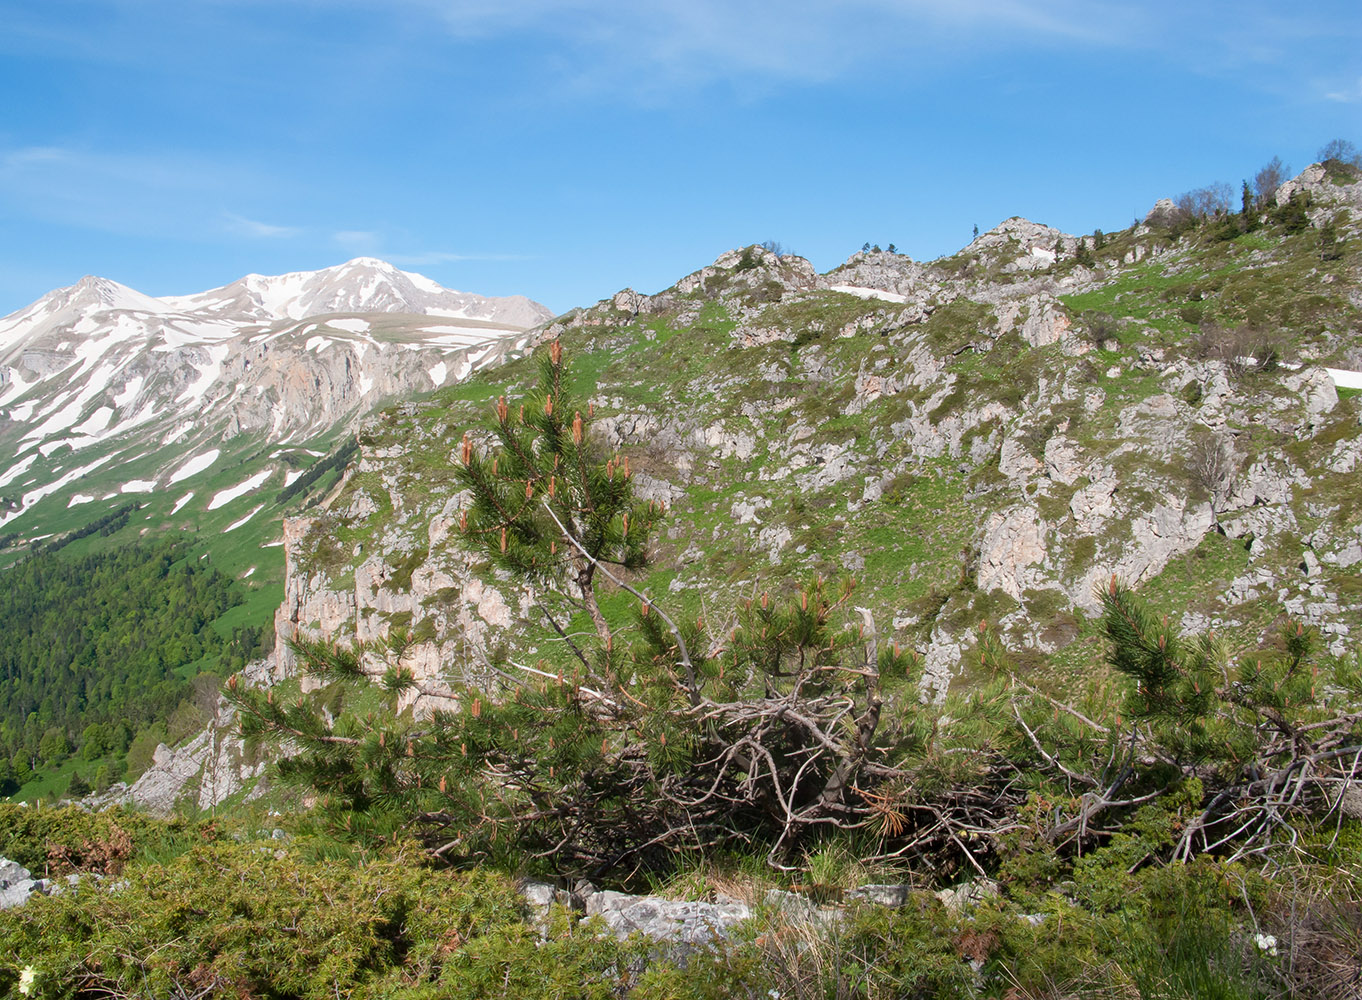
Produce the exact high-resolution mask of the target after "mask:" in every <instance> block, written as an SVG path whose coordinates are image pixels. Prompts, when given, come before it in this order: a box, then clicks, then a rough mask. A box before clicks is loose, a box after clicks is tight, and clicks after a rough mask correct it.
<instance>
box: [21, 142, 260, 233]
mask: <svg viewBox="0 0 1362 1000" xmlns="http://www.w3.org/2000/svg"><path fill="white" fill-rule="evenodd" d="M259 183H260V178H259V177H258V176H256V175H255V174H254V173H253V172H252V171H250V170H246V169H240V168H236V167H232V166H226V165H223V164H222V163H220V162H218V161H216V160H211V159H207V158H204V157H200V156H196V155H192V154H186V153H183V152H108V151H101V150H92V149H84V148H79V147H57V146H27V147H18V148H11V149H0V208H3V209H7V210H8V211H9V212H11V213H13V215H14V216H15V217H22V218H31V219H37V220H42V221H45V222H56V223H61V224H63V225H72V226H78V227H80V228H85V229H97V230H102V231H106V232H113V233H119V234H124V235H166V234H169V233H175V234H180V235H184V234H208V233H212V232H221V230H222V218H221V216H220V214H219V213H218V211H217V210H216V208H209V206H210V205H212V206H216V205H221V204H222V202H223V201H226V200H228V199H229V198H230V197H232V195H233V194H234V193H235V194H237V195H238V196H239V193H240V192H241V191H244V190H251V189H253V188H254V187H256V186H258V185H259ZM248 221H249V220H244V219H242V220H241V222H243V223H244V222H248ZM257 235H262V234H257Z"/></svg>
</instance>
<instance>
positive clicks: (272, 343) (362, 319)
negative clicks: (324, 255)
mask: <svg viewBox="0 0 1362 1000" xmlns="http://www.w3.org/2000/svg"><path fill="white" fill-rule="evenodd" d="M550 317H551V314H550V313H549V311H548V310H547V309H545V308H544V307H543V306H541V305H539V304H538V303H535V302H532V301H530V300H529V299H526V298H524V297H522V296H513V297H509V298H484V297H482V296H478V295H473V294H470V293H467V292H458V291H453V290H450V289H446V288H443V287H441V286H440V285H439V284H437V283H436V282H434V281H432V280H431V279H429V278H427V277H425V276H423V275H420V274H412V273H408V272H405V271H401V270H398V269H397V268H395V267H393V266H392V265H391V264H387V263H384V262H383V261H379V260H374V259H372V258H359V259H357V260H352V261H350V262H348V263H346V264H342V265H339V266H337V267H331V268H326V269H324V270H321V271H309V272H299V273H295V274H285V275H280V276H277V277H264V276H261V275H254V274H252V275H247V276H246V277H244V278H242V279H240V280H238V281H235V282H232V283H231V284H229V285H225V286H223V287H221V288H215V289H212V290H210V291H207V292H201V293H198V294H195V295H182V296H171V297H165V298H152V297H151V296H148V295H144V294H142V293H141V292H138V291H136V290H134V289H132V288H128V287H127V286H125V285H120V284H119V283H117V282H115V281H110V280H108V279H105V278H97V277H86V278H83V279H81V280H80V281H79V282H77V283H76V284H75V285H72V286H71V287H69V288H61V289H57V290H56V291H53V292H50V293H49V294H47V295H45V296H43V297H42V298H41V299H39V300H38V301H37V302H35V303H33V304H32V305H30V306H28V307H27V308H25V309H21V310H19V311H18V312H16V313H13V314H11V315H10V316H7V317H4V318H3V319H0V527H4V526H5V525H7V524H8V523H9V522H11V521H15V520H17V519H18V518H20V517H22V516H23V515H24V514H25V513H28V512H30V511H31V510H33V509H34V508H35V506H36V505H38V504H39V503H40V502H41V501H43V500H44V498H46V497H49V496H53V495H54V494H55V495H56V496H55V497H54V499H53V500H52V501H49V506H50V505H51V504H52V503H56V502H58V501H59V500H60V499H61V498H62V497H65V496H66V494H67V493H69V494H70V496H69V497H67V505H68V506H71V505H79V504H80V503H84V502H88V501H89V500H92V499H96V498H98V497H96V494H97V493H99V494H100V495H101V496H102V495H103V494H104V493H109V496H103V498H104V499H110V498H111V497H113V496H116V495H118V494H119V493H136V492H153V491H156V490H157V489H159V488H161V487H164V486H169V485H171V484H172V482H173V483H179V482H181V481H183V480H185V479H188V478H190V476H192V475H193V474H196V473H197V472H205V473H206V472H207V470H208V469H209V467H210V466H211V465H212V462H208V463H207V464H206V465H204V464H203V456H205V455H207V454H209V453H213V454H214V455H215V456H216V455H218V454H222V453H223V452H224V451H227V452H230V451H232V450H233V449H232V448H231V447H229V446H228V444H229V443H230V442H232V441H234V440H236V439H243V440H249V441H251V442H255V446H256V449H257V450H259V449H258V446H259V445H270V446H273V448H274V449H275V452H276V454H277V452H278V448H279V447H280V446H288V445H293V446H300V445H302V444H303V443H305V442H307V441H310V440H313V439H315V438H318V437H320V436H325V435H327V434H331V433H332V432H334V431H336V430H338V429H341V428H345V427H349V426H352V425H353V424H354V422H355V421H356V420H357V419H358V418H359V417H360V416H361V415H363V414H364V413H366V412H368V411H369V410H370V409H371V408H372V407H373V406H374V405H375V404H377V403H378V402H380V401H382V400H387V399H392V398H394V397H398V396H402V395H407V394H411V393H417V392H421V391H428V390H431V389H435V388H439V387H441V386H444V385H447V384H449V383H452V382H456V381H459V380H461V379H463V378H465V377H467V375H468V374H469V373H470V372H471V371H473V370H475V369H477V368H482V367H485V366H487V365H489V364H495V363H498V362H500V361H503V360H504V359H505V358H506V356H507V354H508V353H510V352H515V351H517V350H521V349H523V348H524V347H525V346H526V344H527V343H528V341H529V335H528V331H529V330H530V329H531V328H532V327H534V326H536V325H538V324H540V323H543V322H544V321H546V320H547V319H549V318H550ZM195 457H197V459H198V462H199V464H201V465H203V468H202V469H198V468H197V466H195V465H194V463H193V461H192V459H194V458H195ZM186 468H193V469H195V473H189V474H186V475H180V473H181V472H183V470H184V469H186ZM96 470H98V471H99V479H100V480H101V482H102V484H103V485H102V486H101V487H100V489H99V490H95V489H91V488H88V483H86V482H85V481H86V479H87V478H88V477H89V476H91V475H92V474H94V473H95V472H96ZM281 475H283V473H282V472H281ZM110 490H112V492H111V493H110V492H109V491H110Z"/></svg>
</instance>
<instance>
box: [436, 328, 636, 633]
mask: <svg viewBox="0 0 1362 1000" xmlns="http://www.w3.org/2000/svg"><path fill="white" fill-rule="evenodd" d="M539 361H540V378H539V389H538V391H537V392H536V393H534V394H532V395H531V396H530V397H529V398H528V399H527V400H526V401H525V402H524V403H522V404H521V405H519V406H518V407H517V408H515V409H514V410H513V409H512V408H511V406H510V404H509V403H507V401H506V397H505V396H502V397H500V398H499V399H498V400H497V404H496V424H495V428H494V438H495V442H496V447H495V450H494V451H493V452H492V453H491V454H490V455H484V454H482V453H481V452H480V451H479V449H478V448H477V447H475V445H474V442H473V438H472V436H471V435H470V434H465V435H464V439H463V442H462V443H461V445H460V448H459V464H458V477H459V481H460V482H461V483H462V484H463V485H464V486H465V487H466V488H467V489H468V490H469V492H470V494H471V496H472V500H471V502H470V504H469V506H468V507H466V508H465V510H464V511H463V513H462V515H461V518H460V525H459V526H460V530H461V532H462V535H463V537H464V539H465V540H466V541H468V542H469V543H470V544H472V545H474V546H475V547H478V548H480V549H482V551H483V552H484V553H486V554H487V556H488V557H489V558H491V560H492V561H493V562H494V563H495V564H497V565H499V566H502V567H504V568H505V569H507V570H509V571H511V572H512V573H515V574H516V575H518V576H520V577H522V578H524V579H527V580H530V581H533V582H535V583H537V584H539V585H541V586H548V587H554V588H559V589H560V590H562V591H563V592H565V593H567V594H568V595H569V596H570V597H572V598H573V599H575V601H577V602H578V603H579V604H580V605H581V607H583V608H584V609H585V610H586V612H587V613H588V615H589V616H590V618H591V622H592V625H593V627H594V628H595V630H596V633H597V635H598V636H599V637H600V639H601V641H602V642H603V643H609V642H610V640H611V632H610V626H609V625H608V624H607V622H606V620H605V616H604V615H603V614H602V613H601V609H600V604H599V602H598V601H597V598H596V581H597V573H598V571H599V568H600V567H602V566H613V567H616V568H618V569H622V570H629V571H633V570H637V569H640V568H642V567H643V566H644V565H645V564H646V563H647V558H648V539H649V536H650V534H651V531H652V527H653V524H654V522H655V521H656V520H657V518H658V517H660V516H661V515H662V513H663V507H662V506H661V505H659V504H657V503H654V502H652V501H649V502H647V503H644V502H643V501H641V500H639V499H638V498H636V497H635V496H634V489H633V473H632V470H631V469H630V465H629V459H628V458H627V457H625V458H621V457H620V456H619V455H618V454H616V455H613V456H606V455H604V454H603V452H602V449H601V447H600V445H599V444H598V443H597V442H596V441H594V440H593V439H592V437H591V433H590V422H591V418H592V416H593V415H594V410H593V408H592V407H591V405H590V404H586V405H585V406H583V405H581V404H579V403H578V402H576V401H575V400H573V398H572V396H571V392H570V389H569V385H570V381H571V378H570V374H569V372H568V367H567V365H566V364H565V363H564V361H563V348H562V345H561V344H560V343H559V342H558V341H556V340H555V341H554V342H553V343H552V344H550V345H549V347H548V349H547V350H546V351H544V352H543V353H542V354H541V356H540V359H539ZM584 410H585V412H583V411H584ZM561 624H562V623H555V627H559V628H560V631H561V627H560V626H561Z"/></svg>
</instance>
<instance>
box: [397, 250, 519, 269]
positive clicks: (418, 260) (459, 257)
mask: <svg viewBox="0 0 1362 1000" xmlns="http://www.w3.org/2000/svg"><path fill="white" fill-rule="evenodd" d="M384 257H385V259H386V260H387V261H388V262H389V263H392V264H407V265H416V266H421V265H426V266H429V265H431V264H457V263H459V262H460V261H471V260H481V261H512V260H535V259H537V258H535V257H533V256H530V255H526V254H516V253H450V252H447V251H444V250H425V251H420V252H417V253H390V254H385V255H384Z"/></svg>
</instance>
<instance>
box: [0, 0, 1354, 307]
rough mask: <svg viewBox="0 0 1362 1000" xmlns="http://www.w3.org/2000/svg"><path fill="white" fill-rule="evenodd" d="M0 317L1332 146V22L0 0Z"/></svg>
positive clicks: (841, 243)
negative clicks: (39, 301)
mask: <svg viewBox="0 0 1362 1000" xmlns="http://www.w3.org/2000/svg"><path fill="white" fill-rule="evenodd" d="M0 94H3V95H4V98H3V100H0V314H4V313H8V312H10V311H12V310H14V309H17V308H19V307H21V306H23V305H25V304H26V303H28V302H29V301H31V300H33V299H35V298H37V297H38V296H39V295H41V294H43V293H44V292H46V291H48V290H49V289H51V288H54V287H57V286H61V285H66V284H70V283H72V282H74V281H75V280H77V279H78V278H79V277H80V276H81V275H83V274H87V273H94V274H100V275H104V276H107V277H111V278H114V279H116V280H118V281H122V282H124V283H126V284H129V285H132V286H133V287H135V288H138V289H140V290H142V291H144V292H147V293H149V294H152V295H168V294H179V293H185V292H191V291H198V290H202V289H204V288H208V287H211V286H214V285H220V284H225V283H226V282H228V281H231V280H234V279H235V278H237V277H240V276H241V275H242V274H245V273H247V272H250V271H256V272H260V273H266V274H272V273H279V272H283V271H289V270H303V269H313V268H318V267H325V266H328V265H331V264H335V263H339V262H340V261H343V260H346V259H348V258H350V257H355V256H360V255H370V256H378V257H383V258H386V259H388V260H391V261H392V262H394V263H395V264H398V265H400V266H402V267H405V268H407V269H409V270H416V271H420V272H422V273H425V274H427V275H429V276H430V277H432V278H435V279H436V280H437V281H440V282H441V283H443V284H445V285H448V286H450V287H454V288H460V289H465V290H468V291H475V292H479V293H482V294H512V293H523V294H527V295H530V296H532V297H534V298H537V299H539V300H540V301H542V302H544V303H545V304H547V305H548V306H549V307H550V308H552V309H554V310H556V311H562V310H566V309H568V308H570V307H572V306H574V305H583V304H589V303H591V302H594V301H595V300H596V299H599V298H602V297H604V296H607V295H609V294H611V293H613V292H614V291H615V290H616V289H618V288H621V287H624V286H633V287H635V288H638V289H640V290H643V291H657V290H659V289H661V288H664V287H666V286H667V285H670V284H671V283H672V282H673V281H675V280H676V279H677V278H678V277H680V276H681V275H683V274H685V273H687V272H689V271H691V270H694V269H696V268H698V267H701V266H703V265H704V264H706V263H708V262H710V261H711V260H713V259H714V258H715V257H716V256H717V255H718V254H720V253H721V252H723V251H724V250H726V249H728V248H729V247H733V246H739V245H743V244H746V243H751V242H756V241H759V240H764V239H775V240H779V241H780V242H782V243H783V244H785V245H786V246H787V247H788V248H790V249H791V250H793V251H795V252H797V253H800V254H802V255H804V256H807V257H808V258H810V260H812V261H813V263H814V265H815V266H816V267H818V268H819V269H820V270H827V269H829V268H831V267H834V266H835V265H836V264H838V263H840V262H841V261H842V260H843V259H845V257H846V256H847V255H849V254H850V253H851V252H852V251H854V250H855V249H857V248H859V247H860V245H861V244H862V242H865V241H870V242H877V243H880V244H882V245H883V244H888V243H891V242H892V243H896V244H897V245H898V247H899V249H900V250H902V251H904V252H907V253H910V254H912V255H913V256H914V257H918V258H931V257H936V256H939V255H941V254H945V253H951V252H953V251H954V250H956V249H958V248H959V247H960V246H962V245H963V244H964V243H966V242H968V241H969V239H970V235H971V227H972V226H973V225H974V224H976V223H977V224H978V225H979V227H980V229H987V228H989V227H991V226H993V225H995V224H996V223H997V222H999V221H1000V220H1002V219H1004V218H1006V217H1008V216H1010V215H1025V216H1027V217H1028V218H1031V219H1035V220H1037V221H1041V222H1046V223H1049V224H1051V225H1057V226H1060V227H1062V228H1064V229H1066V230H1068V231H1070V232H1078V231H1091V230H1092V229H1093V228H1096V227H1100V228H1104V229H1108V230H1111V229H1118V228H1121V227H1123V226H1126V225H1128V224H1129V223H1130V221H1131V219H1132V218H1133V217H1134V216H1135V215H1136V214H1140V215H1143V213H1144V212H1145V211H1146V210H1147V209H1148V207H1149V206H1150V205H1151V204H1152V203H1153V202H1154V200H1155V199H1157V198H1159V197H1161V196H1167V195H1174V194H1177V193H1178V192H1180V191H1184V190H1187V189H1189V188H1193V187H1198V186H1201V185H1204V184H1207V183H1210V182H1213V181H1226V182H1229V183H1231V184H1233V185H1235V186H1236V187H1237V186H1238V182H1239V180H1240V179H1241V178H1242V177H1245V176H1248V177H1251V176H1252V174H1253V173H1254V172H1255V171H1256V170H1257V169H1258V167H1260V166H1261V165H1262V164H1263V163H1264V162H1266V161H1267V160H1268V159H1270V158H1271V157H1272V156H1273V155H1279V156H1281V158H1282V159H1283V160H1285V161H1286V162H1287V164H1288V165H1289V166H1290V167H1292V168H1293V170H1299V169H1300V168H1301V167H1303V166H1305V165H1306V164H1307V163H1309V162H1310V161H1311V159H1313V157H1314V153H1315V151H1316V150H1317V149H1318V148H1319V147H1320V146H1321V145H1322V144H1323V143H1324V142H1326V141H1327V140H1329V139H1332V138H1335V137H1343V138H1347V139H1350V140H1352V141H1354V142H1356V143H1358V144H1359V145H1362V5H1359V4H1358V3H1357V0H1321V2H1316V3H1314V4H1311V5H1309V6H1307V7H1303V8H1301V9H1300V12H1296V11H1292V12H1290V13H1287V6H1286V5H1285V4H1280V3H1261V2H1258V0H1244V2H1239V3H1207V2H1199V0H1183V2H1177V3H1174V2H1162V0H1161V2H1151V3H1108V2H1104V0H1074V2H1071V0H953V2H946V0H840V2H839V0H818V2H813V0H785V2H782V3H773V2H765V0H657V2H648V0H633V2H617V0H468V2H464V0H0Z"/></svg>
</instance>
